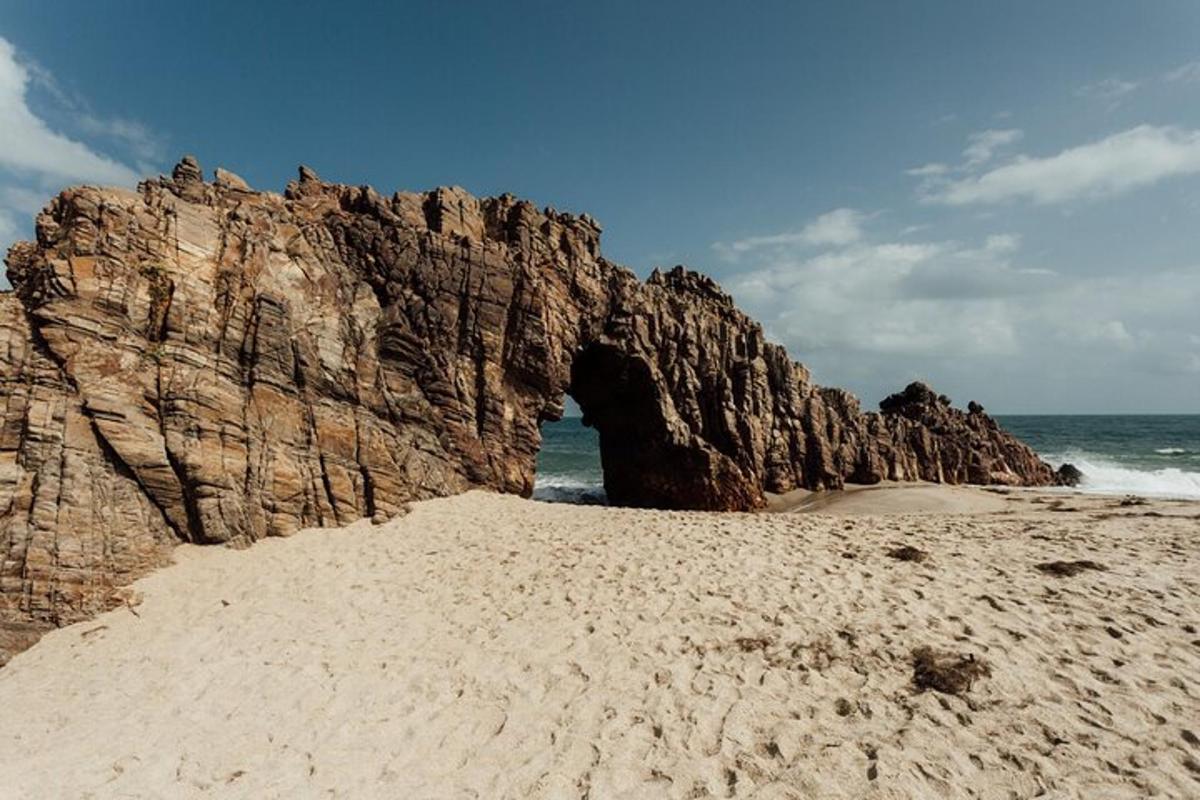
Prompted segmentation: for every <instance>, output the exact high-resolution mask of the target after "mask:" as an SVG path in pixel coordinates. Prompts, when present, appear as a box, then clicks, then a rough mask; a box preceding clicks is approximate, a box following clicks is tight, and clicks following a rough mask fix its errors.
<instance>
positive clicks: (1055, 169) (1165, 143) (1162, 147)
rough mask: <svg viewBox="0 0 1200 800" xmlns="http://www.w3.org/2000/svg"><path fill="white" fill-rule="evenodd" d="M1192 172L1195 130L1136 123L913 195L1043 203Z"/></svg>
mask: <svg viewBox="0 0 1200 800" xmlns="http://www.w3.org/2000/svg"><path fill="white" fill-rule="evenodd" d="M968 149H969V148H968ZM967 166H968V168H969V167H970V164H968V165H967ZM1195 173H1200V131H1192V130H1182V129H1180V128H1174V127H1155V126H1151V125H1139V126H1138V127H1136V128H1132V129H1130V130H1127V131H1124V132H1122V133H1117V134H1113V135H1112V136H1109V137H1107V138H1105V139H1101V140H1099V141H1095V142H1091V143H1088V144H1084V145H1080V146H1077V147H1072V148H1068V149H1066V150H1063V151H1062V152H1060V153H1058V154H1057V155H1053V156H1047V157H1044V158H1035V157H1030V156H1024V155H1022V156H1018V157H1017V158H1015V159H1013V160H1011V161H1010V162H1008V163H1006V164H1002V165H1000V166H997V167H995V168H993V169H991V170H988V171H986V172H982V173H979V174H971V175H967V176H965V177H963V178H960V179H957V180H945V181H940V182H932V183H931V182H928V181H927V182H926V183H924V184H923V185H922V186H921V187H920V188H919V190H918V191H919V193H920V194H921V195H922V196H923V199H924V200H925V201H926V202H931V203H941V204H945V205H951V206H965V205H975V204H987V203H1002V202H1006V201H1011V200H1017V199H1027V200H1032V201H1033V202H1034V203H1037V204H1040V205H1047V204H1052V203H1063V202H1067V201H1070V200H1077V199H1080V198H1095V197H1103V196H1107V195H1115V194H1120V193H1123V192H1127V191H1131V190H1133V189H1137V188H1140V187H1143V186H1149V185H1151V184H1154V183H1157V182H1159V181H1161V180H1165V179H1167V178H1170V177H1174V176H1179V175H1190V174H1195Z"/></svg>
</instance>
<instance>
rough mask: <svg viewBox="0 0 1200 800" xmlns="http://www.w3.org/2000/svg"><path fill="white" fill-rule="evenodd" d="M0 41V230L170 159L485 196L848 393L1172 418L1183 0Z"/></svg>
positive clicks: (1196, 390) (252, 28)
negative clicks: (185, 156)
mask: <svg viewBox="0 0 1200 800" xmlns="http://www.w3.org/2000/svg"><path fill="white" fill-rule="evenodd" d="M750 9H752V10H750ZM0 39H2V42H0V246H4V247H7V244H8V243H9V242H11V241H13V240H15V239H16V238H20V237H24V236H28V235H29V233H30V231H31V221H32V218H33V216H34V215H35V214H36V212H37V210H38V208H39V207H40V206H41V205H42V204H43V203H44V202H45V201H46V200H47V199H49V197H50V196H51V195H52V194H53V193H54V192H56V191H57V190H58V189H60V188H62V187H63V186H65V185H68V184H71V183H77V182H101V183H132V182H134V181H136V179H137V177H138V176H142V175H150V174H156V173H158V172H162V171H167V170H169V168H170V166H171V164H172V163H174V161H175V160H176V159H177V157H178V156H179V155H180V154H182V153H184V152H190V153H194V154H196V155H197V157H198V158H199V159H200V161H201V163H202V164H203V165H204V167H205V168H206V169H212V168H215V167H217V166H224V167H226V168H228V169H231V170H233V171H235V172H237V173H239V174H241V175H242V176H243V177H245V178H246V179H247V180H248V181H249V182H250V183H251V185H253V186H256V187H258V188H264V189H273V190H279V189H282V187H283V186H284V184H285V183H286V181H287V180H288V179H289V178H291V177H292V176H293V175H294V174H295V168H296V165H297V164H299V163H306V164H309V165H311V166H312V167H314V168H315V169H316V170H317V171H318V172H319V173H320V174H321V175H322V176H323V177H325V178H326V179H329V180H338V181H343V182H346V183H371V184H373V185H375V186H376V187H377V188H379V189H381V190H384V191H388V190H393V189H399V188H406V189H423V188H429V187H433V186H436V185H440V184H458V185H461V186H464V187H466V188H467V189H469V190H471V191H472V192H475V193H477V194H495V193H500V192H504V191H511V192H513V193H515V194H518V195H521V196H524V197H528V198H530V199H532V200H534V201H535V202H537V203H539V204H544V205H552V206H555V207H557V208H560V209H564V210H571V211H576V212H584V211H586V212H588V213H591V214H592V215H593V216H595V217H596V218H598V219H599V220H600V221H601V223H602V224H603V225H604V226H605V233H604V240H603V244H604V251H605V254H606V255H608V256H609V257H610V258H612V259H614V260H616V261H619V262H622V263H624V264H626V265H628V266H630V267H631V268H633V269H634V270H635V271H637V272H638V273H639V274H641V275H645V274H647V273H648V272H649V270H650V269H651V268H653V267H654V266H659V265H664V266H669V265H673V264H675V263H680V262H681V263H686V264H688V265H690V266H692V267H695V268H697V269H701V270H704V271H706V272H709V273H710V274H712V275H714V276H715V277H716V278H717V279H718V280H720V281H721V282H722V284H723V285H724V286H725V287H726V288H727V289H728V290H729V291H731V292H732V293H733V295H734V297H735V298H736V299H737V300H738V302H739V304H741V305H742V307H743V308H745V309H746V310H747V311H749V312H750V313H751V314H753V315H754V316H755V317H757V318H758V319H760V320H761V321H762V322H763V324H764V326H765V327H766V329H767V332H768V334H769V335H770V336H771V338H773V339H775V340H776V341H780V342H782V343H784V344H786V345H787V346H788V348H789V350H790V351H791V353H792V355H793V357H795V358H797V359H798V360H801V361H803V362H805V363H806V364H808V365H809V366H810V367H811V368H812V369H813V371H814V373H815V375H816V377H817V379H818V380H819V381H820V382H822V383H826V384H830V385H841V386H846V387H848V388H850V389H852V390H854V391H855V392H857V393H858V394H859V395H860V396H861V397H862V398H863V400H864V403H865V404H867V405H869V406H870V405H874V403H875V402H876V401H878V399H879V398H880V397H882V396H883V395H884V394H885V393H887V392H888V391H892V390H894V389H896V388H899V387H900V386H902V385H903V384H904V383H906V382H908V381H909V380H911V379H914V378H923V379H926V380H929V381H931V382H932V383H933V384H934V385H935V386H937V387H938V388H939V389H940V390H942V391H945V392H946V393H948V394H950V395H951V396H952V397H953V398H954V399H955V400H956V401H959V402H962V403H965V402H966V400H968V399H972V398H973V399H978V400H980V401H981V402H983V403H984V404H985V405H987V406H988V408H989V409H991V410H993V411H997V412H1072V411H1075V412H1140V411H1144V412H1197V411H1200V3H1194V2H1155V3H1132V2H1120V3H1118V2H1104V1H1103V0H1088V1H1087V2H1053V1H1052V0H1041V2H1005V3H974V2H960V1H958V0H948V1H947V2H905V3H895V2H829V3H798V2H792V3H771V2H764V3H756V4H753V5H752V6H749V5H744V4H733V3H706V2H687V3H682V2H680V3H653V4H652V3H645V2H642V3H634V2H628V3H618V2H611V3H593V4H586V5H585V4H564V3H509V4H501V3H494V2H493V3H486V4H484V3H478V4H476V3H468V2H461V3H378V4H366V3H364V4H329V5H324V4H315V3H277V4H276V3H267V2H260V3H239V4H235V3H222V2H213V3H191V4H187V5H184V4H165V3H149V2H142V3H133V2H113V3H94V2H90V3H79V2H57V3H54V4H45V3H34V2H9V1H7V0H0Z"/></svg>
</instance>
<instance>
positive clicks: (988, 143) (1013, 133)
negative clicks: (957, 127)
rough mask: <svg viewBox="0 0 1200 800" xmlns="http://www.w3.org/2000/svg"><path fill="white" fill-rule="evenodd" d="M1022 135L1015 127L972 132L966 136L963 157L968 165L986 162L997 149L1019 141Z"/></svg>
mask: <svg viewBox="0 0 1200 800" xmlns="http://www.w3.org/2000/svg"><path fill="white" fill-rule="evenodd" d="M1023 135H1024V133H1023V132H1022V131H1020V130H1017V129H1015V128H1014V129H1009V130H988V131H979V132H977V133H972V134H971V135H970V136H969V137H967V149H965V150H963V157H964V158H966V160H967V165H968V166H978V165H981V164H986V163H987V162H989V161H991V160H992V156H994V155H995V154H996V151H997V150H999V149H1000V148H1002V147H1006V146H1008V145H1010V144H1014V143H1015V142H1018V141H1020V139H1021V137H1022V136H1023Z"/></svg>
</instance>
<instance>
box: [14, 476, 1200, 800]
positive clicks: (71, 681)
mask: <svg viewBox="0 0 1200 800" xmlns="http://www.w3.org/2000/svg"><path fill="white" fill-rule="evenodd" d="M985 499H986V500H987V502H988V503H989V504H990V506H991V507H992V508H993V509H995V510H993V511H992V512H991V513H975V514H972V515H962V514H948V513H936V514H930V513H925V514H899V515H897V514H893V515H889V516H844V515H836V516H835V515H829V514H819V513H817V514H759V515H732V514H701V513H666V512H647V511H632V510H617V509H606V508H594V507H577V506H564V505H549V504H542V503H535V502H530V501H524V500H520V499H517V498H513V497H502V496H495V495H489V494H484V493H471V494H468V495H465V496H461V497H457V498H451V499H446V500H437V501H430V502H425V503H420V504H417V505H415V506H414V507H413V511H412V513H411V514H409V515H408V516H407V517H405V518H403V519H400V520H397V521H394V522H392V523H389V524H386V525H382V526H378V527H372V526H371V525H369V524H365V523H364V524H359V525H355V526H353V527H351V528H347V529H342V530H335V531H306V532H303V533H300V534H298V535H296V536H295V537H292V538H290V539H278V540H268V541H264V542H261V543H259V544H257V545H255V546H254V547H253V548H251V549H250V550H248V551H242V552H235V551H231V550H222V549H216V548H196V547H181V548H180V549H179V551H178V557H177V563H176V564H175V565H174V566H172V567H169V568H167V569H164V570H163V571H161V572H159V573H157V574H154V575H152V576H150V577H148V578H146V579H145V580H143V581H141V582H140V583H139V584H138V585H137V589H138V591H139V592H140V593H141V596H142V598H143V600H142V602H141V603H140V605H138V606H136V607H134V608H131V609H122V610H118V611H116V612H112V613H110V614H107V615H104V616H102V617H99V618H97V619H95V620H92V621H90V622H88V623H83V624H80V625H75V626H72V627H70V628H65V629H62V630H59V631H56V632H54V633H52V634H50V635H49V636H47V637H46V638H45V639H44V640H43V641H42V642H41V643H40V644H38V645H37V646H35V647H34V648H32V649H31V650H29V651H27V652H25V653H23V654H21V655H19V656H17V657H16V658H15V659H13V661H12V662H11V663H10V664H9V665H8V666H7V667H5V668H4V669H3V670H0V709H3V714H2V715H0V796H3V797H6V798H9V797H11V798H27V797H185V798H186V797H247V798H251V797H252V798H264V797H287V798H303V797H389V798H393V797H394V798H526V797H532V798H581V797H590V798H593V799H595V798H642V797H646V798H653V797H669V798H701V797H758V798H801V797H830V798H836V797H846V798H858V797H873V798H938V797H983V798H1011V797H1017V798H1021V797H1035V796H1041V797H1054V798H1074V797H1078V798H1096V797H1104V798H1125V797H1128V798H1135V797H1147V796H1162V797H1196V796H1200V739H1198V738H1197V737H1200V559H1198V558H1197V553H1198V552H1200V518H1198V517H1197V514H1198V513H1200V508H1198V507H1197V506H1196V505H1195V504H1193V505H1186V504H1169V503H1157V504H1154V505H1151V506H1121V505H1119V504H1118V503H1117V502H1116V501H1115V500H1112V499H1098V498H1078V497H1074V496H1071V497H1066V498H1062V497H1059V498H1055V497H1049V496H1043V495H1032V494H1028V493H1016V494H1013V495H1007V496H1006V495H998V494H989V495H988V496H987V497H986V498H985ZM856 502H858V501H856ZM904 546H907V547H908V548H910V549H907V550H901V549H900V548H902V547H904ZM918 551H919V552H918ZM922 554H924V557H923V555H922ZM905 559H908V560H905ZM1080 560H1087V561H1093V562H1097V563H1096V564H1093V565H1090V566H1092V567H1096V566H1102V567H1104V569H1095V568H1091V569H1089V568H1086V567H1087V565H1085V566H1084V567H1081V568H1080V569H1079V570H1078V571H1077V572H1075V574H1073V575H1068V574H1067V573H1070V572H1072V570H1071V569H1069V568H1067V569H1062V568H1058V569H1050V571H1046V570H1045V569H1039V568H1038V566H1037V565H1039V564H1045V563H1047V562H1056V561H1060V562H1075V561H1080ZM922 647H929V648H933V649H934V651H936V652H938V653H944V654H951V655H956V656H964V657H965V656H968V655H969V656H972V657H973V658H974V659H975V661H974V662H973V663H976V664H979V665H980V672H982V671H988V672H990V675H977V676H976V677H975V679H974V682H973V683H972V684H971V686H970V688H969V690H967V691H966V692H965V693H963V694H960V695H955V694H947V693H943V692H939V691H937V690H933V689H931V690H927V691H919V690H918V688H917V686H916V685H914V672H913V652H914V650H917V649H919V648H922Z"/></svg>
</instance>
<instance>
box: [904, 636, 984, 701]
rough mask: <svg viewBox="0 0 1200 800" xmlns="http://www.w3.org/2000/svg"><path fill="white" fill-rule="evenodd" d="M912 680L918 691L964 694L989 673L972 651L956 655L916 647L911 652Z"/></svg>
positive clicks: (930, 648) (929, 648)
mask: <svg viewBox="0 0 1200 800" xmlns="http://www.w3.org/2000/svg"><path fill="white" fill-rule="evenodd" d="M912 662H913V684H914V685H915V686H916V687H917V690H918V691H921V692H924V691H928V690H929V689H933V690H934V691H935V692H941V693H943V694H954V695H959V694H964V693H966V692H967V691H969V690H970V689H971V685H972V684H973V683H975V681H976V680H978V679H980V678H986V677H989V676H991V674H992V671H991V669H990V668H989V667H988V665H987V664H986V663H985V662H984V661H983V660H982V659H978V658H976V657H975V656H974V655H973V654H971V653H968V654H967V655H965V656H964V655H960V654H958V653H947V652H941V651H937V650H934V649H933V648H932V647H918V648H917V649H916V650H913V653H912Z"/></svg>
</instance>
